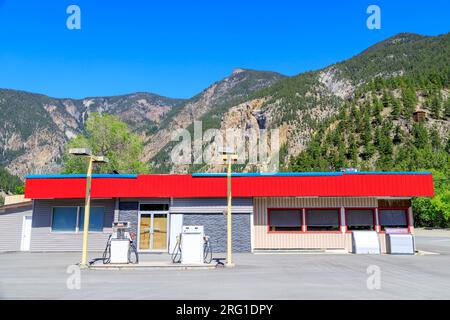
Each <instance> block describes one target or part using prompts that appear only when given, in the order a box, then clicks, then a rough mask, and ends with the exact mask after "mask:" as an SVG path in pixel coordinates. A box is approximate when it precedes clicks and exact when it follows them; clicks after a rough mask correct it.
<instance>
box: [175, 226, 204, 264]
mask: <svg viewBox="0 0 450 320" xmlns="http://www.w3.org/2000/svg"><path fill="white" fill-rule="evenodd" d="M204 235H205V234H204V229H203V226H183V230H182V234H181V263H182V264H203V263H204V247H203V246H204Z"/></svg>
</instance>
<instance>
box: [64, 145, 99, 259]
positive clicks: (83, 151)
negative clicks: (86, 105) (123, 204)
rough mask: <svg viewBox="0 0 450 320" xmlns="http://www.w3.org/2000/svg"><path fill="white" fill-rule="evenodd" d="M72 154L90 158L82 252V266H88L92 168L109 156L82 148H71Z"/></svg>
mask: <svg viewBox="0 0 450 320" xmlns="http://www.w3.org/2000/svg"><path fill="white" fill-rule="evenodd" d="M69 153H70V154H73V155H76V156H83V157H87V158H88V162H89V163H88V170H87V174H86V198H85V202H84V226H83V247H82V254H81V264H80V267H82V268H86V267H87V266H88V263H87V246H88V234H89V216H90V211H91V181H92V168H93V166H94V163H107V162H108V158H106V157H103V156H94V155H92V152H91V150H90V149H87V148H80V149H70V150H69Z"/></svg>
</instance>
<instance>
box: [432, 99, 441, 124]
mask: <svg viewBox="0 0 450 320" xmlns="http://www.w3.org/2000/svg"><path fill="white" fill-rule="evenodd" d="M431 116H432V117H433V118H435V119H439V118H440V117H441V99H440V98H439V96H438V95H435V96H434V97H433V99H432V101H431Z"/></svg>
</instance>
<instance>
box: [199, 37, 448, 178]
mask: <svg viewBox="0 0 450 320" xmlns="http://www.w3.org/2000/svg"><path fill="white" fill-rule="evenodd" d="M449 74H450V33H447V34H444V35H440V36H422V35H417V34H409V33H401V34H398V35H396V36H394V37H391V38H389V39H386V40H385V41H382V42H380V43H377V44H375V45H374V46H372V47H370V48H368V49H366V50H364V51H363V52H361V53H360V54H358V55H356V56H354V57H352V58H350V59H348V60H345V61H342V62H339V63H336V64H333V65H331V66H328V67H326V68H323V69H321V70H317V71H313V72H307V73H302V74H299V75H297V76H294V77H289V78H286V79H284V80H281V81H279V82H277V83H276V84H274V85H272V86H270V87H268V88H265V89H262V90H260V91H258V92H256V93H255V94H254V95H252V97H250V99H248V100H247V101H245V102H243V103H241V104H239V105H236V106H234V107H232V108H230V109H229V110H228V112H226V113H225V114H224V115H223V121H222V123H221V125H220V127H221V130H225V128H229V127H232V126H233V124H236V123H239V124H240V126H245V127H253V128H257V127H258V125H257V123H256V122H257V121H256V117H257V116H259V117H261V116H263V117H264V119H265V120H266V127H267V128H269V129H270V128H279V129H280V140H281V141H280V143H281V145H282V147H281V150H280V151H281V158H282V159H281V160H282V162H284V163H285V164H287V163H289V162H290V160H291V159H293V158H294V157H295V156H297V155H298V154H299V153H300V152H301V151H303V150H304V149H305V148H306V147H307V146H308V144H309V142H310V140H311V138H312V136H313V135H314V134H316V133H317V131H318V129H319V128H320V127H321V125H322V124H324V123H326V122H327V121H330V120H332V119H334V117H336V116H337V115H338V112H339V110H340V108H341V106H344V107H349V106H350V104H348V102H352V101H354V99H356V98H357V97H358V94H359V92H360V91H361V90H364V88H365V86H366V85H367V84H369V83H371V82H372V81H373V80H374V79H380V80H382V79H384V80H388V79H397V78H399V77H405V78H406V79H408V80H405V81H410V80H411V79H413V78H414V79H417V81H419V82H420V81H428V80H430V79H431V80H430V81H431V82H433V81H435V82H439V83H440V84H439V86H440V90H441V91H440V94H441V96H442V99H443V100H444V101H445V100H446V99H448V82H446V81H447V80H445V79H448V76H449ZM427 79H428V80H427ZM442 79H444V82H443V83H442V82H441V80H442ZM396 85H397V86H399V85H400V84H395V83H394V85H393V87H395V86H396ZM407 87H408V90H409V91H411V90H413V91H414V95H416V96H417V99H418V103H417V105H414V106H413V108H414V109H415V108H418V109H419V108H421V106H422V103H421V101H422V99H423V93H422V92H419V91H420V89H419V88H420V86H407ZM394 89H397V90H399V89H401V88H400V87H398V88H392V90H394ZM346 103H347V104H346ZM206 120H207V119H206ZM425 125H426V126H434V125H437V126H438V129H439V132H440V134H441V136H442V137H441V138H442V139H443V140H444V142H445V141H446V140H447V139H448V132H449V125H450V122H449V118H448V116H447V117H444V118H443V119H441V121H438V122H433V121H427V122H426V123H425ZM201 170H217V168H215V167H203V168H201ZM241 170H245V171H252V170H260V168H254V167H252V166H250V165H245V166H243V167H241Z"/></svg>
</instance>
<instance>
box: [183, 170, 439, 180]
mask: <svg viewBox="0 0 450 320" xmlns="http://www.w3.org/2000/svg"><path fill="white" fill-rule="evenodd" d="M344 174H345V175H349V174H366V175H371V174H390V175H400V174H401V175H406V174H407V175H411V174H413V175H428V174H431V172H425V171H421V172H407V171H359V172H268V173H232V174H231V176H232V177H317V176H324V177H329V176H343V175H344ZM226 176H227V174H226V173H223V172H222V173H202V172H199V173H193V174H192V177H194V178H202V177H203V178H205V177H226Z"/></svg>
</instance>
